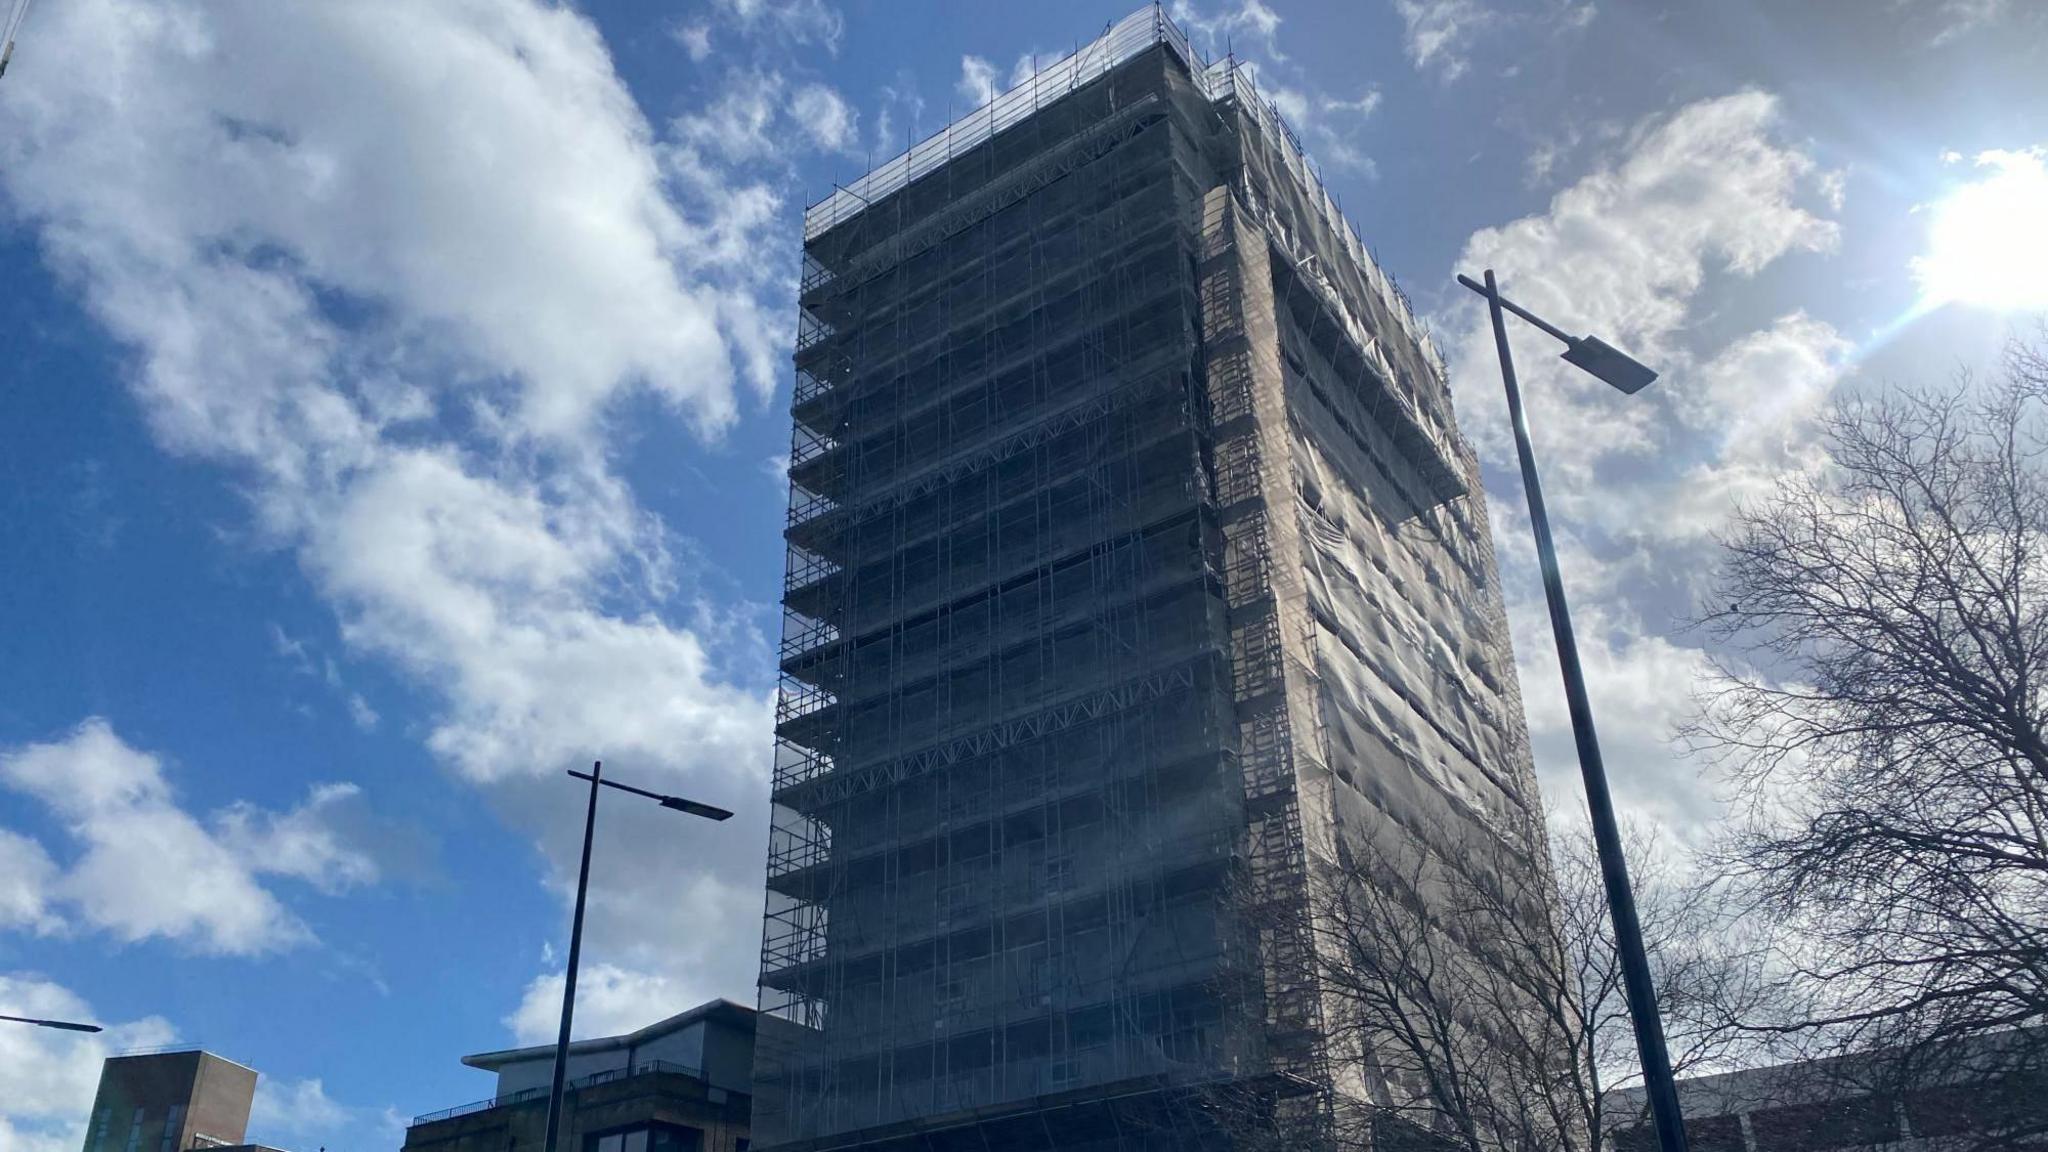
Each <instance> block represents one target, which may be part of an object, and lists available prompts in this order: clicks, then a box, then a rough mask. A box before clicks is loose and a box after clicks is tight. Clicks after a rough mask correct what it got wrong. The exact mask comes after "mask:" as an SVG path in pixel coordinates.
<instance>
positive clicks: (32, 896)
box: [0, 828, 64, 935]
mask: <svg viewBox="0 0 2048 1152" xmlns="http://www.w3.org/2000/svg"><path fill="white" fill-rule="evenodd" d="M56 879H57V865H56V864H55V863H53V862H52V861H51V860H50V855H49V853H47V852H45V851H43V846H42V845H41V844H38V843H36V842H35V841H34V840H31V839H29V838H28V837H26V836H20V835H17V834H15V833H13V832H9V831H8V830H6V829H5V828H0V929H5V928H26V929H28V930H29V931H32V932H35V933H37V934H39V935H41V934H47V933H50V932H55V931H57V930H58V929H60V928H62V927H63V923H64V922H63V921H62V920H60V919H58V917H57V916H56V914H55V913H54V912H52V911H51V909H50V905H49V899H50V889H51V888H52V887H53V886H54V884H55V882H56Z"/></svg>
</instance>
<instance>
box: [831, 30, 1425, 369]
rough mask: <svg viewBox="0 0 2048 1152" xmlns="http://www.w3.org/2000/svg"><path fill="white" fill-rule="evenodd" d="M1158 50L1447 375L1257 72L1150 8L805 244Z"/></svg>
mask: <svg viewBox="0 0 2048 1152" xmlns="http://www.w3.org/2000/svg"><path fill="white" fill-rule="evenodd" d="M1158 44H1165V45H1166V46H1167V47H1168V49H1169V50H1171V51H1172V52H1173V53H1175V54H1176V55H1178V56H1179V57H1180V59H1181V61H1182V62H1183V63H1184V64H1186V65H1187V66H1188V72H1189V74H1190V75H1192V76H1193V77H1194V80H1195V84H1196V86H1197V87H1198V88H1200V89H1201V91H1202V94H1203V95H1205V96H1207V97H1208V98H1209V99H1210V100H1211V101H1212V102H1214V103H1219V104H1220V103H1232V104H1235V105H1237V106H1238V107H1240V108H1242V109H1244V111H1245V112H1246V114H1247V115H1248V117H1249V118H1250V119H1251V120H1252V121H1253V122H1254V123H1256V124H1258V126H1259V127H1260V129H1261V130H1262V131H1263V133H1264V134H1265V136H1266V137H1267V139H1268V141H1269V143H1271V144H1272V146H1273V147H1274V149H1275V151H1276V152H1277V153H1278V155H1279V159H1280V161H1281V164H1282V166H1283V167H1285V168H1286V169H1287V170H1288V171H1289V172H1291V173H1293V175H1294V177H1295V178H1296V179H1298V180H1299V181H1300V182H1301V184H1302V187H1303V188H1305V189H1306V190H1307V193H1308V196H1307V199H1308V202H1309V204H1310V206H1311V207H1312V208H1314V209H1315V210H1316V211H1317V212H1318V213H1319V214H1320V215H1321V216H1322V217H1323V219H1324V221H1325V222H1326V223H1327V224H1328V225H1329V226H1330V230H1331V232H1332V233H1334V234H1335V236H1336V238H1337V241H1338V243H1339V245H1340V246H1341V247H1342V248H1343V249H1344V250H1345V253H1346V254H1347V255H1349V256H1350V257H1351V258H1352V259H1353V260H1354V261H1356V262H1357V264H1358V265H1359V267H1360V268H1361V269H1362V270H1363V271H1364V274H1365V278H1366V281H1367V282H1368V283H1370V284H1371V285H1372V287H1373V289H1374V290H1375V291H1377V292H1378V293H1379V294H1380V296H1381V298H1382V299H1384V300H1385V301H1386V303H1387V306H1388V309H1389V310H1390V311H1391V312H1393V313H1394V316H1395V319H1396V321H1397V322H1398V323H1399V324H1400V325H1401V326H1402V327H1403V328H1404V329H1405V330H1406V331H1407V334H1408V335H1409V336H1411V337H1412V338H1413V339H1414V340H1415V342H1416V343H1417V344H1418V345H1420V346H1421V347H1422V348H1423V349H1424V354H1425V355H1426V356H1428V357H1429V359H1430V360H1431V362H1432V366H1433V367H1434V368H1436V370H1437V371H1438V373H1439V374H1441V373H1442V371H1443V356H1442V355H1441V353H1439V352H1438V350H1437V348H1436V344H1435V341H1434V340H1433V338H1432V337H1431V336H1430V334H1429V331H1428V329H1427V328H1425V327H1423V325H1422V324H1421V322H1420V321H1418V320H1417V319H1416V317H1415V312H1414V308H1413V307H1412V306H1411V305H1410V303H1409V301H1408V296H1407V293H1405V292H1403V291H1402V290H1401V288H1400V286H1399V285H1398V284H1396V283H1395V282H1394V280H1393V278H1392V277H1390V276H1388V275H1387V274H1386V272H1385V271H1384V270H1382V269H1381V268H1380V266H1379V262H1378V261H1377V260H1375V259H1373V256H1372V253H1371V252H1370V251H1369V250H1368V249H1367V248H1366V246H1365V242H1364V241H1363V240H1361V239H1359V236H1358V229H1356V228H1354V227H1353V226H1352V224H1351V222H1350V221H1349V220H1347V219H1345V217H1344V214H1343V212H1342V211H1340V210H1339V209H1338V207H1337V202H1336V199H1335V198H1334V197H1333V196H1331V195H1330V192H1329V189H1328V188H1326V187H1324V185H1323V180H1322V176H1321V173H1320V171H1319V169H1318V168H1317V166H1316V164H1315V163H1314V161H1313V160H1311V159H1310V158H1309V156H1308V153H1307V152H1306V150H1304V149H1303V148H1302V146H1301V138H1300V137H1299V136H1297V135H1295V133H1294V130H1293V129H1292V128H1291V127H1289V126H1288V124H1287V121H1286V119H1285V118H1284V117H1283V116H1281V115H1280V112H1279V109H1278V108H1277V107H1276V106H1274V104H1273V103H1272V102H1271V101H1269V100H1267V99H1266V98H1265V97H1264V96H1262V95H1261V94H1260V93H1259V91H1258V87H1257V85H1256V84H1255V83H1254V82H1253V79H1252V71H1251V69H1250V68H1249V67H1247V66H1245V65H1244V64H1242V63H1240V62H1239V61H1238V60H1237V59H1236V58H1234V57H1226V58H1224V59H1223V60H1220V61H1217V62H1215V63H1213V64H1212V63H1210V62H1209V61H1208V60H1207V59H1205V58H1204V57H1203V56H1202V54H1201V53H1200V52H1199V51H1197V50H1196V49H1195V47H1194V45H1193V44H1192V43H1191V42H1190V41H1189V40H1188V36H1187V33H1185V32H1183V31H1181V29H1180V27H1179V26H1178V25H1176V24H1175V23H1174V22H1173V18H1172V17H1170V16H1168V15H1167V14H1166V10H1165V9H1164V8H1163V7H1162V6H1161V5H1159V4H1157V3H1153V4H1147V5H1146V6H1144V7H1143V8H1140V9H1138V10H1137V11H1136V12H1133V13H1131V14H1130V15H1128V16H1126V17H1124V18H1123V19H1122V20H1119V21H1117V22H1116V23H1115V24H1113V25H1111V26H1110V28H1109V30H1108V31H1106V32H1104V33H1103V34H1102V35H1101V36H1100V37H1098V38H1097V39H1095V40H1094V41H1093V42H1091V43H1089V44H1088V45H1086V46H1085V47H1083V48H1081V49H1080V50H1079V51H1077V52H1075V53H1073V54H1072V55H1069V56H1066V57H1064V58H1062V59H1060V60H1058V61H1056V62H1054V63H1052V64H1048V65H1046V66H1045V67H1043V68H1040V69H1038V70H1037V71H1036V72H1034V73H1033V74H1032V75H1031V77H1030V78H1029V79H1027V80H1024V81H1022V82H1021V83H1019V84H1018V85H1017V86H1016V87H1014V88H1011V89H1010V90H1009V91H1007V92H1004V93H1003V94H1001V95H1000V96H997V97H996V98H995V99H993V100H991V101H989V102H988V103H987V104H984V105H982V106H981V107H980V108H977V109H975V110H974V111H972V112H969V113H967V114H966V115H964V116H962V117H961V118H960V119H958V120H955V121H953V122H952V123H951V124H948V125H946V126H945V127H944V128H942V129H940V130H939V131H937V132H934V133H932V134H931V135H930V136H927V137H925V139H923V140H922V141H920V142H918V143H917V144H914V145H912V146H911V147H910V148H909V149H908V150H907V151H905V152H903V153H902V154H900V155H898V156H896V157H894V158H892V159H890V160H886V161H884V162H883V163H882V164H881V166H879V167H877V168H873V169H871V170H869V172H868V173H867V174H866V175H865V176H862V177H860V178H859V179H856V180H853V181H850V182H848V183H846V184H842V185H840V186H838V187H837V188H836V189H835V190H834V191H833V192H832V194H831V195H829V196H827V197H825V198H824V199H822V200H819V201H818V202H817V203H815V204H812V205H811V206H810V207H808V208H806V209H805V210H804V240H805V241H807V242H808V241H810V240H813V239H816V238H817V237H818V236H821V235H823V234H824V233H825V232H827V231H829V230H831V229H832V228H833V227H834V226H836V225H838V224H841V223H844V222H845V221H847V220H850V219H852V218H853V217H855V216H858V215H860V214H861V213H862V212H864V211H866V210H867V209H868V207H869V206H870V205H872V204H873V203H874V202H875V201H877V200H880V199H882V198H883V197H886V196H888V195H890V194H892V193H894V192H897V191H900V190H902V189H903V188H905V187H907V186H909V185H910V184H912V183H914V182H916V181H917V180H920V179H922V178H924V177H925V176H928V175H930V174H932V173H933V172H936V171H938V170H939V169H941V168H943V167H945V165H946V164H947V163H948V162H949V161H951V160H952V159H953V157H954V156H956V155H960V154H962V153H964V152H966V151H968V150H969V149H972V148H975V147H978V146H979V145H981V144H984V143H987V142H988V141H989V140H991V139H993V138H995V137H996V136H997V135H999V134H1001V133H1003V132H1005V131H1008V130H1009V129H1011V128H1014V127H1016V126H1017V125H1019V124H1021V123H1024V122H1025V121H1026V120H1028V119H1030V118H1031V116H1032V115H1033V114H1035V113H1036V112H1037V111H1038V110H1039V109H1040V108H1042V107H1044V106H1045V105H1047V104H1051V103H1053V102H1055V101H1057V100H1059V99H1061V98H1062V97H1064V96H1066V95H1067V93H1069V92H1072V91H1073V90H1074V89H1076V88H1079V87H1081V86H1082V85H1084V84H1086V83H1088V82H1089V81H1091V80H1094V79H1095V78H1096V77H1098V76H1102V75H1104V74H1106V73H1108V72H1110V71H1111V70H1113V69H1114V68H1116V66H1117V65H1119V64H1122V63H1123V62H1124V61H1126V60H1130V59H1132V58H1133V57H1136V56H1139V55H1141V54H1143V53H1144V52H1146V51H1148V50H1150V49H1151V48H1152V47H1153V46H1155V45H1158ZM828 275H829V273H826V272H825V271H824V270H823V269H822V268H820V269H819V270H818V272H817V273H816V274H815V276H814V278H816V279H819V280H822V279H823V278H824V277H825V276H828Z"/></svg>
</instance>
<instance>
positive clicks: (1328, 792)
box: [754, 6, 1534, 1152]
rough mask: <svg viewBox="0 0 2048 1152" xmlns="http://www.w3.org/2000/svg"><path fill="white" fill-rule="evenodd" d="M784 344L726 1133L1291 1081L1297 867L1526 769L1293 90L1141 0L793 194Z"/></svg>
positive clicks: (1392, 324)
mask: <svg viewBox="0 0 2048 1152" xmlns="http://www.w3.org/2000/svg"><path fill="white" fill-rule="evenodd" d="M795 361H796V384H795V399H794V402H793V405H792V414H793V416H794V423H795V440H794V445H793V448H792V451H791V456H790V481H791V484H790V507H789V519H788V529H787V539H788V557H789V560H788V572H787V577H786V581H785V586H784V607H785V616H784V633H783V641H782V648H781V658H782V671H783V687H782V694H781V701H780V708H779V714H778V717H777V719H778V725H777V729H776V736H777V759H776V768H775V777H774V817H773V820H774V823H773V827H772V829H771V842H770V850H769V862H768V888H769V894H768V908H767V915H766V926H765V932H764V937H763V946H762V967H761V978H760V993H761V1000H760V1007H761V1010H762V1016H761V1019H760V1032H759V1041H758V1047H757V1051H756V1067H755V1079H754V1083H755V1093H756V1095H755V1112H754V1140H755V1142H756V1145H757V1146H758V1147H762V1148H789V1149H795V1148H802V1149H829V1148H843V1147H844V1148H850V1147H889V1148H912V1147H915V1148H940V1147H944V1148H951V1147H960V1148H975V1149H996V1148H1001V1149H1008V1148H1059V1149H1094V1148H1103V1149H1108V1148H1151V1147H1160V1148H1164V1147H1173V1148H1176V1149H1179V1150H1182V1152H1185V1150H1186V1149H1190V1148H1193V1147H1197V1146H1201V1145H1203V1144H1207V1143H1212V1142H1214V1138H1215V1136H1216V1132H1215V1123H1214V1118H1213V1115H1210V1114H1208V1113H1205V1112H1204V1110H1203V1108H1202V1107H1200V1106H1199V1104H1200V1101H1202V1100H1205V1099H1213V1098H1214V1096H1213V1093H1214V1092H1215V1091H1216V1090H1217V1089H1218V1087H1219V1086H1228V1085H1244V1086H1249V1087H1252V1088H1256V1089H1258V1090H1259V1091H1260V1092H1262V1093H1263V1095H1262V1096H1260V1097H1259V1098H1260V1099H1264V1100H1269V1101H1272V1102H1273V1104H1272V1106H1273V1107H1276V1108H1282V1109H1284V1108H1287V1107H1290V1106H1293V1105H1292V1104H1291V1103H1290V1102H1291V1101H1299V1100H1309V1101H1313V1100H1316V1099H1324V1098H1327V1096H1328V1095H1329V1094H1330V1092H1331V1080H1332V1077H1333V1075H1335V1074H1334V1073H1333V1072H1332V1070H1331V1060H1330V1044H1331V1043H1332V1041H1331V1040H1330V1039H1329V1034H1330V1030H1328V1029H1326V1028H1325V1027H1324V1022H1323V1014H1324V1003H1323V999H1322V995H1321V993H1320V992H1319V990H1318V977H1317V965H1316V957H1315V955H1314V953H1315V950H1316V947H1317V944H1316V937H1315V934H1314V933H1313V932H1311V931H1309V930H1308V929H1307V928H1305V927H1303V923H1304V921H1303V919H1302V917H1300V916H1295V915H1289V914H1288V913H1289V912H1290V911H1291V910H1300V909H1305V908H1307V907H1308V900H1309V893H1310V891H1311V887H1312V885H1313V884H1314V883H1316V876H1317V874H1318V873H1319V871H1327V870H1330V869H1337V868H1341V867H1344V866H1345V865H1344V864H1343V863H1342V861H1344V860H1345V859H1346V858H1347V853H1346V852H1345V850H1344V845H1345V844H1347V843H1354V844H1355V843H1359V842H1361V841H1360V840H1359V839H1358V838H1361V837H1377V838H1384V837H1394V838H1398V837H1400V836H1402V835H1415V834H1418V833H1417V832H1416V831H1414V830H1418V829H1423V828H1426V827H1440V826H1442V825H1443V824H1444V823H1445V822H1446V821H1455V822H1463V823H1464V824H1466V825H1469V826H1470V827H1473V828H1479V829H1489V828H1495V829H1497V828H1503V827H1508V826H1519V824H1517V822H1518V821H1521V820H1523V819H1524V817H1525V816H1526V812H1527V809H1528V807H1529V805H1530V803H1531V798H1532V797H1533V795H1534V785H1533V780H1532V775H1531V772H1530V768H1529V761H1528V754H1527V750H1526V749H1527V741H1526V736H1525V734H1524V730H1523V726H1522V720H1521V705H1520V699H1519V696H1518V693H1517V689H1516V686H1515V680H1514V671H1513V663H1512V659H1511V657H1510V654H1509V650H1508V633H1507V627H1506V623H1505V616H1504V614H1503V611H1502V606H1501V598H1500V595H1499V592H1498V589H1497V587H1496V582H1497V577H1496V573H1495V568H1494V560H1493V556H1492V552H1491V548H1490V544H1489V539H1488V533H1487V527H1486V523H1485V520H1484V518H1483V511H1482V501H1481V498H1480V496H1479V495H1478V481H1477V469H1476V465H1475V463H1474V460H1473V458H1472V456H1471V454H1470V451H1469V449H1468V448H1466V446H1465V445H1464V443H1463V441H1462V440H1461V439H1460V437H1459V436H1458V434H1457V432H1456V430H1455V429H1454V427H1453V424H1452V417H1451V409H1450V403H1449V398H1448V395H1447V393H1446V390H1445V386H1444V377H1443V369H1442V365H1441V361H1440V360H1439V359H1438V358H1437V356H1436V355H1435V353H1434V352H1433V350H1432V349H1431V347H1430V345H1429V342H1428V340H1427V337H1426V336H1425V334H1424V333H1423V331H1422V329H1421V327H1420V325H1419V324H1418V323H1417V321H1416V319H1415V317H1414V316H1413V315H1412V314H1411V313H1410V311H1409V308H1408V306H1407V303H1406V301H1405V300H1404V299H1403V298H1402V296H1401V294H1400V293H1399V291H1398V290H1397V289H1395V288H1394V287H1393V285H1392V284H1391V283H1390V282H1389V281H1388V280H1387V278H1386V277H1385V276H1384V275H1383V274H1382V273H1381V271H1380V270H1379V269H1378V267H1377V266H1376V265H1375V264H1374V262H1373V260H1372V258H1371V257H1370V256H1369V255H1368V253H1367V251H1366V249H1365V247H1364V246H1363V245H1362V244H1361V243H1360V241H1359V239H1358V236H1357V234H1356V233H1355V232H1354V231H1353V230H1352V229H1351V228H1350V226H1349V225H1348V224H1347V223H1346V222H1345V220H1344V219H1343V217H1342V216H1341V215H1340V214H1339V213H1338V211H1337V210H1336V207H1335V205H1334V204H1333V202H1332V200H1331V198H1330V196H1329V194H1328V193H1327V192H1326V191H1325V190H1324V188H1323V186H1322V184H1321V182H1320V180H1319V179H1318V177H1317V175H1316V174H1315V170H1314V169H1313V167H1312V166H1311V164H1310V163H1309V162H1308V161H1307V160H1306V159H1305V158H1304V156H1303V154H1302V152H1301V150H1300V148H1299V145H1298V143H1297V141H1296V140H1295V138H1294V136H1293V135H1292V134H1291V133H1290V132H1289V130H1288V129H1287V127H1286V126H1285V125H1284V124H1283V123H1281V121H1280V120H1279V118H1278V117H1277V115H1276V114H1275V113H1274V111H1273V110H1272V108H1271V106H1270V105H1269V104H1267V103H1266V102H1265V101H1263V100H1262V99H1261V98H1260V97H1259V96H1258V94H1257V92H1256V91H1255V89H1254V88H1253V87H1252V86H1251V83H1250V77H1249V75H1248V74H1247V72H1246V71H1245V70H1243V69H1241V68H1240V67H1238V66H1237V65H1236V64H1235V62H1233V61H1230V60H1225V61H1222V62H1218V63H1214V64H1212V63H1209V62H1207V61H1206V60H1204V59H1203V58H1202V57H1201V56H1200V54H1198V53H1197V52H1195V51H1194V50H1193V49H1192V48H1191V47H1190V45H1189V44H1188V42H1187V40H1186V39H1185V37H1184V36H1183V34H1182V33H1181V32H1180V30H1179V29H1177V28H1176V27H1175V26H1174V24H1173V23H1172V22H1171V21H1170V20H1169V19H1168V18H1167V17H1166V16H1165V14H1164V13H1163V12H1162V11H1161V10H1160V9H1159V8H1158V7H1156V6H1154V7H1147V8H1145V9H1144V10H1142V11H1140V12H1138V13H1135V14H1133V15H1132V16H1130V17H1129V18H1127V19H1125V20H1123V21H1121V22H1120V23H1118V24H1116V25H1114V26H1112V27H1111V28H1110V29H1109V31H1107V32H1106V33H1105V34H1104V35H1103V37H1102V38H1101V39H1099V40H1097V41H1096V42H1094V43H1093V44H1090V45H1088V46H1087V47H1085V48H1083V49H1081V50H1080V51H1079V52H1077V53H1076V54H1075V55H1073V56H1071V57H1068V58H1067V59H1065V60H1063V61H1061V62H1059V63H1058V64H1056V65H1052V66H1050V67H1047V68H1045V69H1043V70H1041V71H1040V72H1039V73H1038V75H1036V76H1035V77H1033V78H1032V79H1031V80H1029V81H1026V82H1024V83H1023V84H1022V85H1021V86H1019V87H1018V88H1016V89H1014V90H1012V91H1010V92H1008V93H1006V94H1005V95H1003V96H1001V97H998V98H997V99H996V100H995V101H994V102H993V103H991V104H990V105H988V106H986V107H984V108H981V109H979V110H977V111H975V112H973V113H971V114H969V115H967V116H966V117H964V118H962V119H961V120H959V121H957V122H956V123H954V124H952V125H951V126H950V127H948V128H947V129H946V130H945V131H944V132H942V133H940V134H938V135H936V136H933V137H931V138H930V139H928V140H926V141H925V142H924V143H922V144H919V145H918V146H916V147H915V148H913V149H912V150H911V151H910V152H909V153H907V154H906V155H904V156H901V157H898V158H897V159H895V160H892V161H890V162H889V163H887V164H885V165H883V166H882V167H880V168H878V169H876V170H875V171H873V172H872V173H870V174H869V175H868V176H867V177H866V178H864V179H862V180H859V181H856V182H854V183H852V184H850V185H848V186H846V187H844V188H843V189H841V190H839V191H837V192H835V194H833V195H832V196H831V197H830V198H828V199H826V200H824V201H822V202H820V203H819V204H817V205H815V206H813V207H812V208H811V209H810V210H809V211H808V212H807V214H806V217H805V221H804V278H803V285H802V309H801V314H800V317H799V333H798V337H797V348H796V357H795ZM1353 1088H1354V1090H1356V1091H1361V1092H1370V1091H1376V1090H1384V1086H1378V1087H1375V1086H1372V1085H1354V1086H1353ZM1337 1090H1338V1091H1342V1090H1343V1086H1342V1085H1339V1086H1338V1089H1337ZM1204 1093H1209V1094H1210V1095H1206V1096H1205V1095H1204ZM1205 1117H1206V1118H1205Z"/></svg>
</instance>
